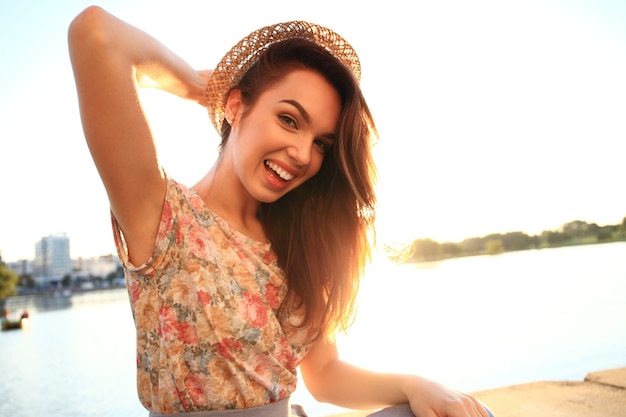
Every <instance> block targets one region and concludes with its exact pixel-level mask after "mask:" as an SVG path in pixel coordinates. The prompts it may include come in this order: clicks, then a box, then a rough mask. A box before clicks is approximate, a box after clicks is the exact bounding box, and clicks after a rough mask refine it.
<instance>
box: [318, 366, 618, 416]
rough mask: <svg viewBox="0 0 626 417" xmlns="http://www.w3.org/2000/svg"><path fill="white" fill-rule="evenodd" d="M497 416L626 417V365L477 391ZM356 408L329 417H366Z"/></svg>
mask: <svg viewBox="0 0 626 417" xmlns="http://www.w3.org/2000/svg"><path fill="white" fill-rule="evenodd" d="M472 395H474V396H475V397H476V398H478V399H479V400H480V401H482V402H484V403H485V404H487V405H488V406H489V408H490V409H491V411H492V412H493V413H494V415H495V416H496V417H536V416H555V417H556V416H563V417H598V416H602V417H624V416H626V367H624V368H615V369H609V370H603V371H597V372H591V373H589V374H587V375H586V376H585V378H584V379H583V380H582V381H537V382H529V383H525V384H519V385H510V386H506V387H501V388H494V389H489V390H484V391H478V392H473V393H472ZM370 413H372V411H355V412H348V413H340V414H333V415H330V416H327V417H365V416H367V415H368V414H370Z"/></svg>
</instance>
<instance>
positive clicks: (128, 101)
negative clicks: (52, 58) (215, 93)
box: [68, 7, 206, 265]
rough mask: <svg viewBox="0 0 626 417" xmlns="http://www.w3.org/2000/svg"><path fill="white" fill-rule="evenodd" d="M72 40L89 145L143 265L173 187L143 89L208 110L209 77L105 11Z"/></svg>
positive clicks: (86, 14) (89, 13) (84, 17)
mask: <svg viewBox="0 0 626 417" xmlns="http://www.w3.org/2000/svg"><path fill="white" fill-rule="evenodd" d="M68 41H69V50H70V57H71V61H72V67H73V70H74V78H75V81H76V88H77V91H78V99H79V105H80V115H81V119H82V124H83V130H84V133H85V137H86V139H87V144H88V146H89V150H90V152H91V154H92V157H93V159H94V162H95V164H96V167H97V169H98V172H99V174H100V177H101V178H102V182H103V183H104V186H105V189H106V191H107V194H108V197H109V201H110V204H111V210H112V212H113V214H114V216H115V218H116V219H117V221H118V223H119V224H120V227H121V228H122V231H123V232H124V235H125V238H126V242H127V244H128V249H129V254H130V259H131V262H133V263H134V264H135V265H140V264H141V263H143V262H145V261H146V260H147V259H148V257H149V256H150V254H151V253H152V250H153V247H154V241H155V238H156V234H157V231H158V225H159V218H160V215H161V210H162V206H163V199H164V195H165V187H166V184H165V178H164V175H163V173H162V172H161V168H160V166H159V163H158V161H157V156H156V149H155V145H154V141H153V138H152V134H151V132H150V128H149V125H148V122H147V120H146V117H145V115H144V112H143V110H142V107H141V104H140V103H139V98H138V94H137V89H138V87H139V85H140V84H141V83H142V81H146V80H148V79H149V80H148V81H149V82H150V86H156V87H158V88H161V89H163V90H165V91H168V92H170V93H173V94H175V95H178V96H180V97H182V98H185V99H189V100H195V101H197V102H198V103H200V104H202V105H204V102H203V100H204V98H203V93H204V87H205V86H206V77H204V76H203V75H204V73H201V72H198V71H195V70H194V69H193V68H191V67H190V66H189V65H188V64H187V63H186V62H185V61H183V60H182V59H181V58H180V57H178V56H177V55H175V54H174V53H172V52H171V51H170V50H169V49H167V48H166V47H165V46H163V45H162V44H161V43H159V42H158V41H157V40H155V39H154V38H152V37H151V36H149V35H148V34H146V33H144V32H142V31H140V30H139V29H137V28H135V27H133V26H131V25H129V24H127V23H125V22H123V21H121V20H119V19H118V18H116V17H114V16H112V15H111V14H109V13H107V12H106V11H104V10H102V9H101V8H99V7H90V8H88V9H86V10H85V11H83V12H82V13H81V14H80V15H78V16H77V17H76V18H75V19H74V21H73V22H72V23H71V25H70V28H69V33H68Z"/></svg>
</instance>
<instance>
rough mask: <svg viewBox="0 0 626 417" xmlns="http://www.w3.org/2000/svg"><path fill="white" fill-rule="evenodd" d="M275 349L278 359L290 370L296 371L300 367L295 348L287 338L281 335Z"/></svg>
mask: <svg viewBox="0 0 626 417" xmlns="http://www.w3.org/2000/svg"><path fill="white" fill-rule="evenodd" d="M274 349H275V350H274V356H275V357H276V360H277V361H278V362H280V363H283V364H285V367H286V368H287V369H289V370H290V371H295V370H296V368H297V367H298V359H297V358H296V357H295V355H294V353H293V348H292V347H291V344H289V341H288V340H287V338H285V337H281V338H280V340H279V341H278V342H277V343H276V346H275V348H274Z"/></svg>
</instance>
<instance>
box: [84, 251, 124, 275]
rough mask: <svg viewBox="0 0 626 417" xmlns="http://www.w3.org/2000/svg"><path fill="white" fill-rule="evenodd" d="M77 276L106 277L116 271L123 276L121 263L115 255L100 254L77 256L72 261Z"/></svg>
mask: <svg viewBox="0 0 626 417" xmlns="http://www.w3.org/2000/svg"><path fill="white" fill-rule="evenodd" d="M72 263H73V266H74V271H76V272H77V276H87V277H98V278H106V277H108V276H109V275H110V274H112V273H114V272H117V273H118V275H119V276H120V277H121V276H123V274H124V273H123V271H122V265H121V264H120V260H119V258H118V257H117V256H116V255H113V254H110V255H102V256H96V257H93V258H78V259H74V260H73V261H72Z"/></svg>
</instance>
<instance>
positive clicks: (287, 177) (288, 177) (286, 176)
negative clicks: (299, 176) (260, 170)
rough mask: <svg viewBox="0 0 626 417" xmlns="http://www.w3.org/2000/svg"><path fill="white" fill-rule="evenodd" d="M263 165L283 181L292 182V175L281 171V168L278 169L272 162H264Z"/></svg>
mask: <svg viewBox="0 0 626 417" xmlns="http://www.w3.org/2000/svg"><path fill="white" fill-rule="evenodd" d="M265 165H266V166H267V167H268V168H270V169H271V170H272V171H274V172H275V173H276V174H277V175H278V176H279V177H280V178H282V179H283V180H285V181H289V180H292V179H293V177H294V175H293V174H290V173H289V172H287V171H285V170H284V169H282V168H281V167H279V166H278V165H276V164H275V163H273V162H270V161H265Z"/></svg>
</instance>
